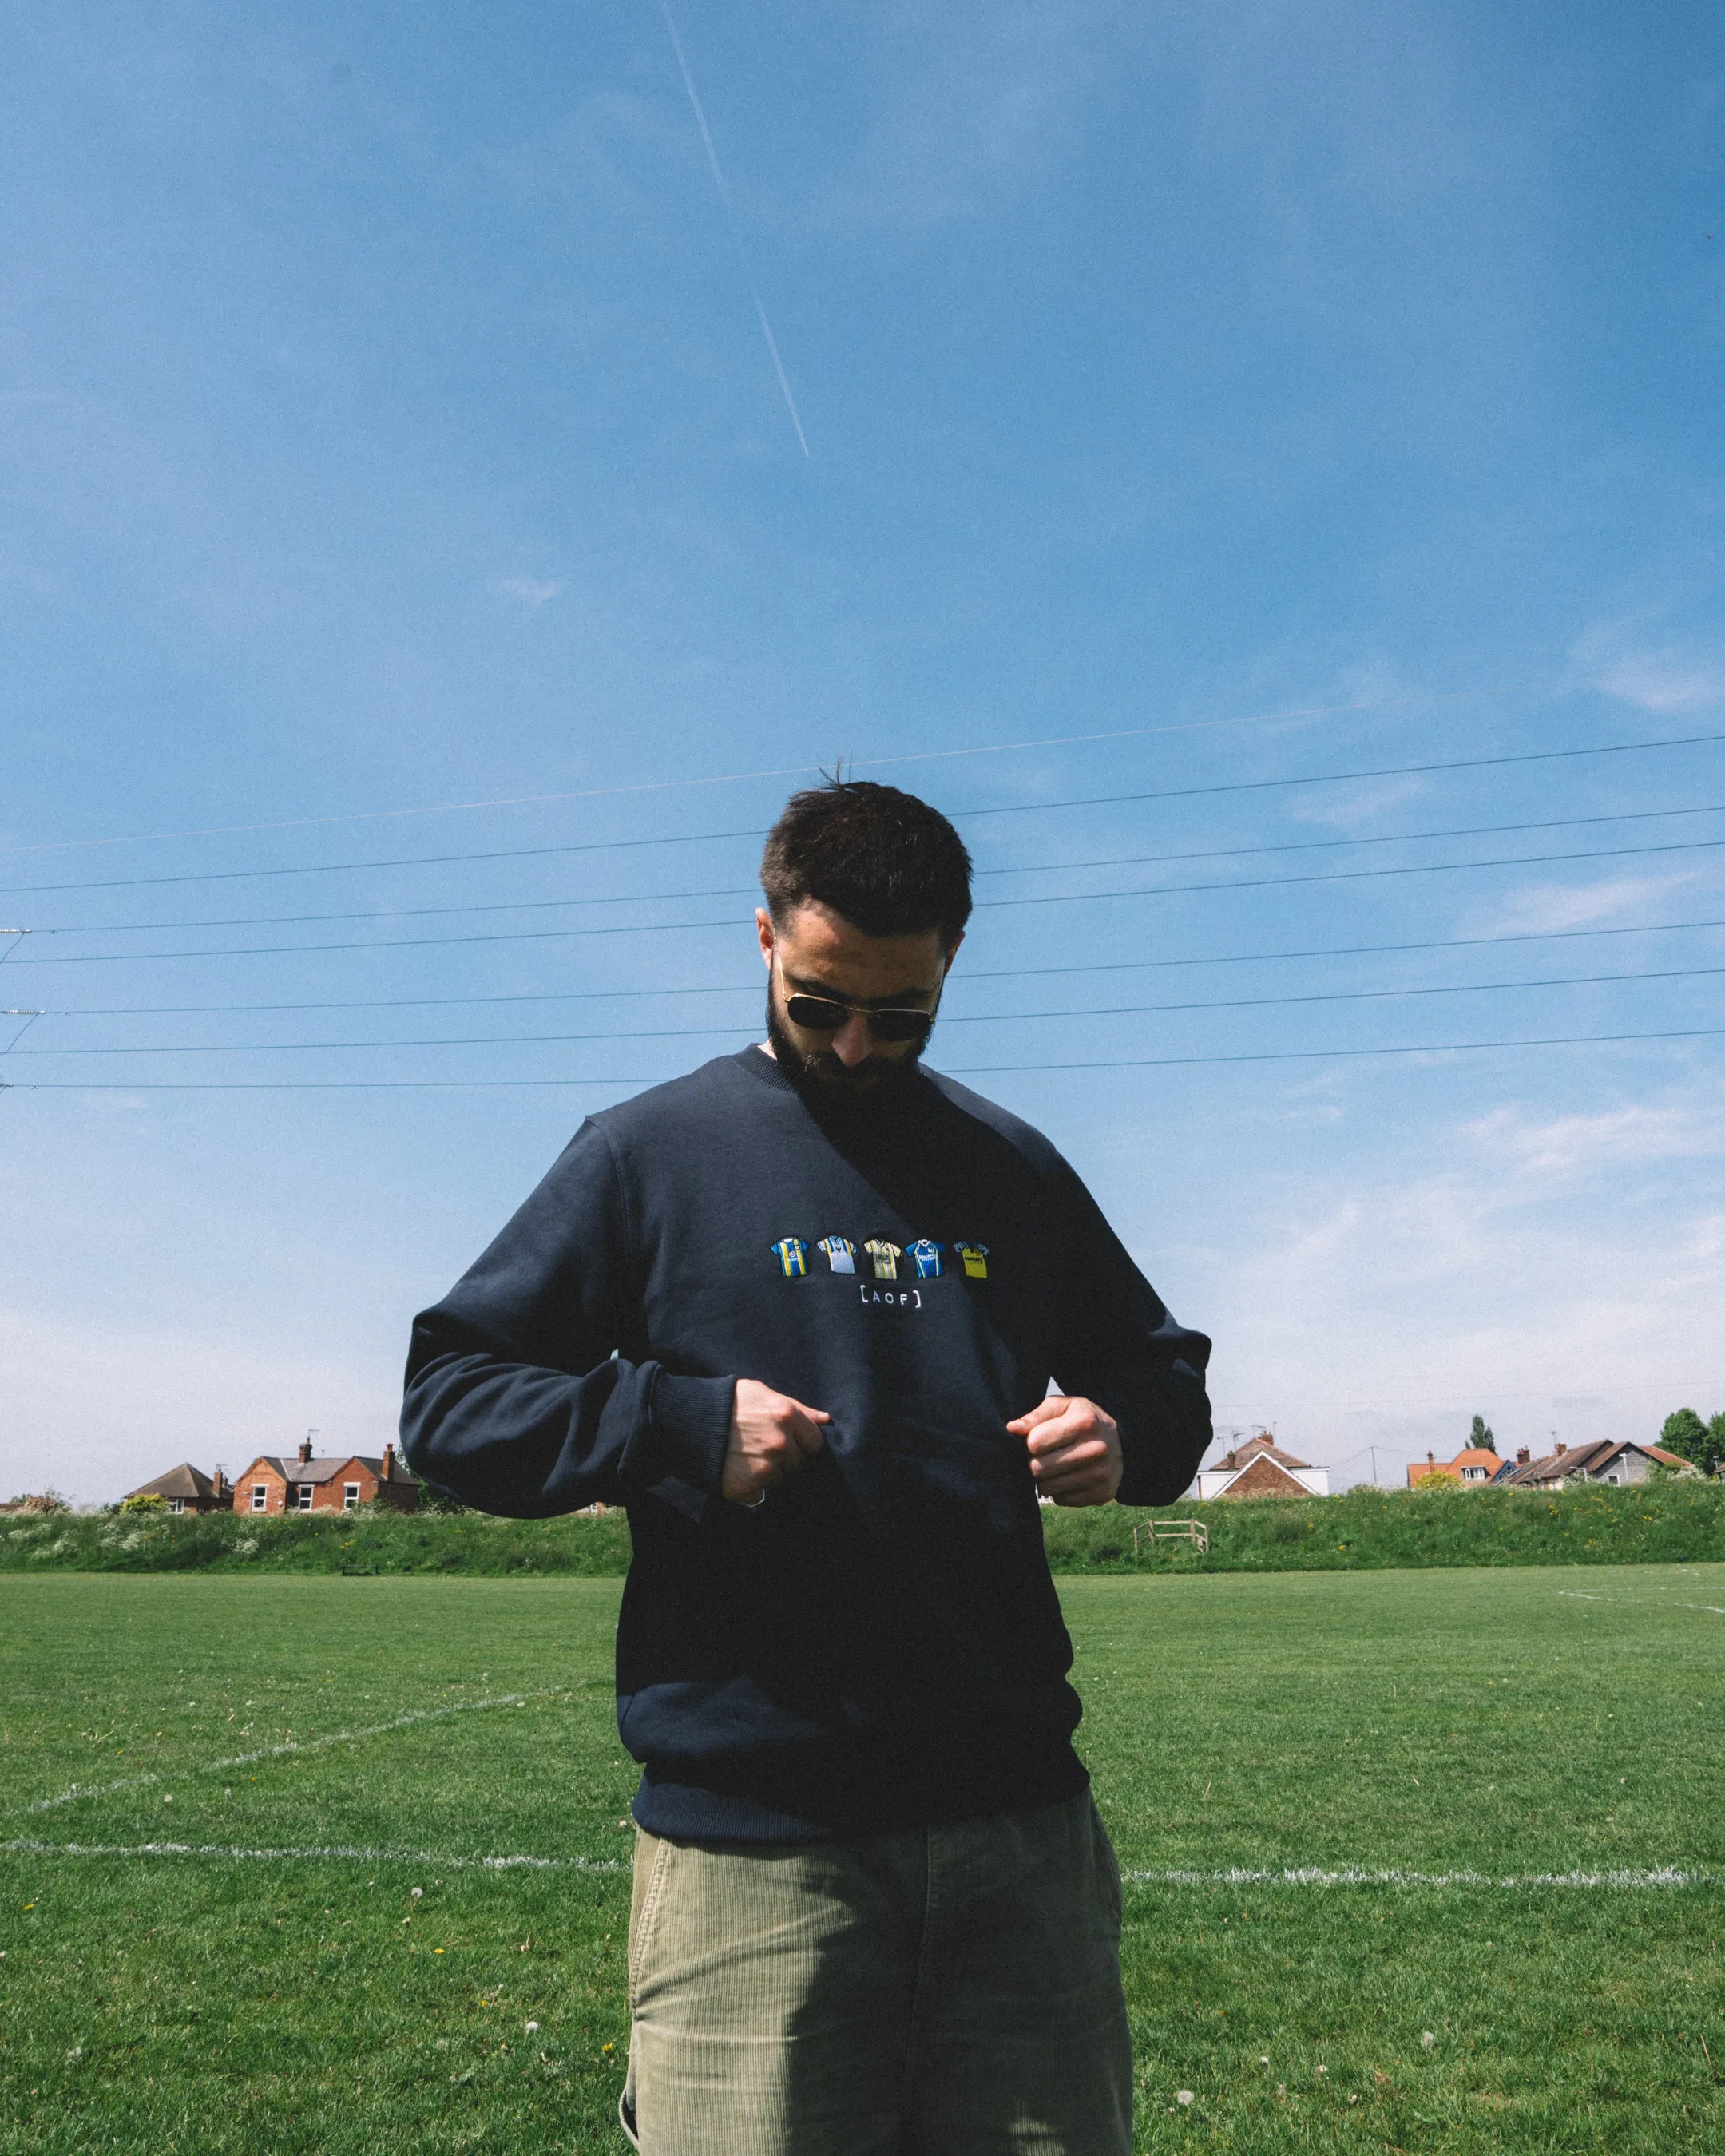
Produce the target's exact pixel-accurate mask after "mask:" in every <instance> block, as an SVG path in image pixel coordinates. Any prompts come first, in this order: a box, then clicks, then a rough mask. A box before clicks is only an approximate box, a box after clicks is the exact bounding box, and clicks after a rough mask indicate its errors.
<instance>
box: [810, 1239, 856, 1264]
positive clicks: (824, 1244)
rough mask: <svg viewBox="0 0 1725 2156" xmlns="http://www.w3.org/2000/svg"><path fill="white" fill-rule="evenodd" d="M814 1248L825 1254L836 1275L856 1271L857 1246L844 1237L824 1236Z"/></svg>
mask: <svg viewBox="0 0 1725 2156" xmlns="http://www.w3.org/2000/svg"><path fill="white" fill-rule="evenodd" d="M814 1247H815V1249H816V1250H821V1251H824V1253H825V1255H826V1261H827V1263H828V1264H829V1265H830V1266H831V1267H832V1269H833V1270H834V1272H835V1273H854V1272H855V1270H856V1245H855V1243H853V1242H850V1241H848V1240H846V1239H845V1237H844V1236H843V1235H823V1236H822V1237H821V1239H820V1240H819V1242H818V1243H817V1244H816V1245H815V1246H814Z"/></svg>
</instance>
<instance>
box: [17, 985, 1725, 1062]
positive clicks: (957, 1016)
mask: <svg viewBox="0 0 1725 2156" xmlns="http://www.w3.org/2000/svg"><path fill="white" fill-rule="evenodd" d="M1721 973H1725V966H1683V967H1677V968H1668V969H1666V970H1663V971H1660V972H1656V973H1572V974H1567V975H1565V974H1559V975H1556V976H1553V977H1551V978H1546V979H1543V980H1532V981H1457V982H1451V983H1440V984H1437V985H1435V986H1430V987H1422V988H1335V989H1324V990H1319V991H1317V992H1316V993H1310V994H1306V995H1297V996H1229V997H1224V998H1220V999H1218V1000H1214V1001H1204V1002H1201V1003H1178V1004H1100V1005H1096V1006H1093V1007H1090V1008H1077V1009H1064V1010H1032V1011H959V1012H955V1013H953V1014H952V1015H951V1016H942V1019H941V1021H940V1023H941V1024H942V1026H943V1027H946V1026H953V1025H1012V1024H1019V1025H1029V1024H1034V1023H1038V1022H1040V1021H1041V1020H1044V1019H1070V1018H1142V1017H1147V1016H1150V1015H1153V1014H1168V1013H1171V1012H1190V1011H1223V1010H1267V1009H1273V1008H1275V1009H1279V1008H1282V1007H1285V1006H1288V1005H1292V1004H1346V1003H1390V1002H1396V1001H1399V1000H1402V999H1404V998H1409V997H1413V996H1471V995H1486V994H1502V993H1508V992H1512V991H1515V992H1519V991H1522V990H1524V989H1528V988H1604V987H1609V986H1612V985H1614V984H1615V983H1620V982H1629V981H1692V980H1701V979H1707V978H1717V976H1718V975H1719V974H1721ZM38 1015H43V1014H38ZM745 1029H746V1024H745V1021H743V1020H741V1019H739V1020H737V1022H736V1023H735V1024H731V1025H711V1026H664V1027H655V1028H649V1029H645V1030H630V1031H627V1032H621V1033H490V1034H456V1035H453V1036H447V1037H437V1036H432V1037H425V1038H419V1039H396V1040H250V1041H191V1042H175V1043H171V1044H170V1045H167V1046H165V1047H164V1046H160V1045H156V1044H154V1043H152V1044H151V1045H149V1046H147V1047H142V1048H116V1047H112V1046H100V1047H95V1048H84V1047H73V1048H25V1049H18V1050H6V1051H0V1052H4V1053H11V1054H17V1055H305V1054H309V1053H313V1052H316V1051H320V1050H352V1049H372V1048H533V1047H543V1046H546V1045H550V1044H552V1043H556V1044H559V1045H562V1044H567V1043H568V1042H570V1041H578V1040H703V1039H711V1038H716V1037H720V1036H724V1037H726V1038H728V1037H730V1036H731V1035H732V1034H737V1033H740V1032H742V1031H744V1030H745ZM19 1037H20V1038H21V1037H22V1035H20V1036H19Z"/></svg>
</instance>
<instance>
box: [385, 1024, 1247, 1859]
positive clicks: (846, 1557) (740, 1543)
mask: <svg viewBox="0 0 1725 2156" xmlns="http://www.w3.org/2000/svg"><path fill="white" fill-rule="evenodd" d="M1208 1356H1209V1341H1208V1340H1206V1339H1205V1338H1204V1336H1203V1334H1202V1333H1198V1332H1188V1331H1186V1330H1185V1329H1184V1328H1183V1327H1180V1326H1179V1325H1178V1324H1176V1323H1175V1322H1174V1320H1173V1318H1172V1317H1170V1316H1169V1314H1168V1311H1167V1310H1166V1309H1165V1308H1164V1307H1163V1304H1162V1302H1161V1301H1160V1300H1159V1299H1158V1296H1157V1295H1156V1292H1155V1291H1154V1290H1153V1288H1152V1287H1151V1286H1150V1285H1149V1283H1148V1282H1147V1281H1146V1280H1145V1279H1144V1277H1143V1276H1142V1274H1141V1273H1140V1272H1139V1271H1138V1270H1137V1267H1136V1266H1135V1265H1133V1263H1132V1260H1131V1259H1130V1258H1129V1257H1128V1256H1127V1254H1126V1252H1125V1250H1123V1249H1122V1246H1121V1245H1120V1243H1119V1241H1118V1240H1117V1238H1116V1237H1115V1235H1114V1234H1113V1232H1112V1230H1111V1229H1110V1228H1109V1226H1108V1224H1107V1223H1106V1221H1105V1220H1104V1219H1103V1218H1102V1215H1101V1213H1100V1211H1099V1210H1098V1209H1097V1208H1096V1204H1095V1201H1094V1200H1093V1199H1091V1196H1090V1193H1088V1192H1087V1191H1086V1189H1085V1188H1084V1186H1083V1184H1082V1183H1081V1182H1080V1181H1079V1179H1078V1178H1077V1176H1076V1174H1075V1173H1073V1171H1072V1169H1071V1168H1070V1167H1068V1165H1067V1164H1066V1163H1065V1161H1064V1160H1062V1159H1061V1158H1060V1155H1059V1153H1057V1152H1055V1149H1054V1147H1052V1146H1051V1145H1050V1144H1049V1142H1048V1141H1047V1140H1046V1139H1045V1138H1044V1137H1041V1136H1040V1133H1038V1132H1035V1131H1034V1130H1032V1129H1031V1128H1030V1127H1029V1125H1028V1124H1025V1123H1023V1122H1019V1119H1018V1118H1017V1117H1016V1116H1011V1115H1009V1114H1008V1113H1007V1112H1006V1111H1005V1110H1004V1109H1002V1108H998V1107H995V1106H993V1105H992V1104H991V1103H990V1102H988V1101H983V1100H981V1099H979V1098H978V1096H976V1095H975V1094H974V1093H972V1092H969V1091H967V1090H966V1089H965V1088H964V1087H963V1086H958V1085H956V1084H955V1083H954V1082H953V1081H952V1080H951V1079H947V1078H942V1077H940V1076H938V1075H936V1074H935V1073H933V1072H923V1073H921V1074H920V1075H917V1076H916V1077H915V1078H914V1079H912V1080H911V1081H909V1082H908V1083H907V1084H906V1085H904V1086H901V1087H898V1088H896V1089H894V1090H893V1092H892V1093H891V1095H890V1096H887V1097H885V1098H873V1097H868V1098H863V1099H852V1098H850V1097H849V1096H846V1097H845V1098H844V1099H841V1100H839V1101H834V1102H832V1103H831V1104H826V1103H824V1102H820V1101H811V1100H810V1099H809V1098H807V1097H805V1096H804V1095H803V1092H802V1091H799V1090H798V1087H796V1086H794V1085H793V1084H792V1083H791V1082H790V1081H789V1080H788V1079H787V1078H786V1076H785V1075H784V1074H783V1071H782V1070H780V1069H779V1067H778V1065H777V1064H776V1063H775V1062H774V1061H773V1060H772V1059H771V1058H770V1057H769V1056H768V1055H764V1054H762V1051H761V1050H758V1049H756V1048H748V1049H745V1050H743V1051H742V1053H741V1054H740V1055H731V1056H724V1057H721V1058H719V1059H718V1060H716V1061H714V1062H711V1063H709V1064H707V1065H705V1066H704V1067H703V1068H702V1069H701V1070H696V1071H693V1072H691V1074H690V1075H688V1076H687V1077H685V1078H680V1079H677V1080H675V1081H673V1082H672V1083H671V1084H670V1085H667V1086H658V1087H656V1088H655V1090H654V1091H651V1092H649V1093H644V1094H642V1095H641V1096H639V1098H637V1099H635V1100H633V1101H624V1103H623V1104H622V1105H621V1106H618V1107H614V1108H608V1109H606V1110H605V1111H603V1113H602V1114H599V1115H597V1116H593V1117H592V1118H590V1119H589V1120H588V1122H585V1123H583V1125H582V1127H581V1128H580V1130H579V1131H578V1132H577V1133H576V1135H575V1137H574V1138H573V1139H572V1141H571V1142H570V1144H569V1146H568V1147H567V1150H566V1151H565V1152H563V1154H562V1158H560V1159H559V1160H558V1161H557V1164H556V1165H555V1167H553V1168H552V1171H551V1173H550V1174H549V1175H547V1177H546V1178H545V1180H544V1182H543V1183H541V1184H540V1186H539V1188H537V1189H536V1191H535V1192H534V1193H533V1194H532V1196H531V1198H529V1199H528V1200H527V1202H526V1204H525V1205H524V1206H523V1207H522V1208H521V1211H520V1212H519V1213H517V1214H516V1216H515V1218H514V1219H513V1220H511V1222H510V1224H509V1225H508V1226H507V1227H506V1229H504V1230H503V1232H502V1234H501V1235H500V1236H499V1237H498V1238H497V1240H496V1241H495V1243H493V1244H492V1245H491V1247H490V1250H487V1251H486V1252H485V1255H484V1256H483V1257H482V1258H480V1260H479V1262H478V1263H477V1264H476V1265H475V1266H474V1267H473V1269H472V1270H471V1271H470V1272H469V1273H468V1274H467V1275H466V1276H465V1277H464V1278H463V1279H462V1280H461V1281H459V1284H458V1285H457V1286H455V1287H454V1289H453V1290H452V1291H451V1292H450V1293H449V1295H448V1296H445V1297H444V1300H443V1301H441V1302H440V1303H439V1304H437V1305H436V1306H435V1307H434V1308H433V1309H431V1310H428V1311H426V1312H424V1313H423V1314H422V1315H421V1316H420V1317H418V1319H417V1320H416V1321H415V1322H414V1326H413V1347H412V1351H411V1353H410V1356H409V1359H408V1382H407V1398H406V1403H405V1405H404V1407H403V1413H402V1437H403V1445H404V1449H405V1451H406V1454H407V1457H408V1461H409V1462H410V1463H411V1465H412V1466H413V1468H414V1470H415V1471H417V1472H418V1474H420V1475H422V1476H424V1477H425V1478H426V1479H427V1480H428V1481H430V1482H433V1483H435V1484H437V1485H439V1486H440V1487H442V1488H443V1489H444V1490H447V1491H450V1492H452V1493H453V1494H454V1496H458V1497H460V1498H462V1499H464V1500H465V1501H466V1502H467V1503H469V1504H471V1505H475V1506H478V1507H480V1508H482V1509H483V1510H485V1511H486V1512H501V1513H505V1514H508V1515H510V1516H511V1517H516V1518H536V1517H543V1516H545V1515H547V1514H550V1513H556V1512H572V1511H573V1510H574V1509H575V1508H576V1507H579V1506H583V1505H588V1504H591V1503H593V1501H595V1500H596V1499H603V1501H605V1502H607V1503H608V1504H615V1503H618V1502H622V1503H624V1504H625V1505H626V1506H627V1507H628V1508H629V1528H630V1533H631V1536H632V1537H633V1542H634V1558H633V1562H632V1563H631V1565H630V1568H629V1580H628V1583H627V1585H626V1587H625V1589H624V1598H623V1609H622V1614H621V1619H620V1621H619V1627H618V1636H617V1693H618V1703H617V1719H618V1728H619V1732H620V1734H621V1736H622V1739H623V1742H624V1745H625V1746H626V1747H627V1748H628V1749H629V1751H630V1752H631V1753H633V1754H634V1757H635V1758H637V1759H638V1760H639V1761H640V1763H641V1764H642V1767H643V1769H644V1773H643V1778H642V1781H641V1785H640V1789H639V1792H638V1794H637V1795H636V1798H635V1804H634V1814H635V1817H636V1819H637V1820H639V1822H640V1824H641V1825H643V1826H644V1827H646V1828H647V1829H648V1830H649V1831H650V1832H652V1833H655V1834H659V1835H671V1836H674V1837H681V1838H686V1839H691V1840H705V1839H737V1840H752V1841H786V1840H809V1839H811V1838H815V1837H819V1836H824V1835H858V1834H865V1833H870V1832H875V1831H879V1830H886V1829H890V1828H894V1827H901V1826H915V1825H927V1824H932V1823H934V1822H936V1821H938V1820H953V1819H961V1818H965V1817H971V1816H975V1815H982V1814H986V1813H989V1812H996V1811H1004V1810H1008V1809H1014V1808H1016V1807H1019V1806H1021V1805H1029V1804H1044V1803H1053V1802H1055V1801H1057V1800H1059V1799H1062V1798H1065V1797H1067V1796H1070V1795H1074V1794H1076V1793H1077V1792H1078V1791H1079V1790H1081V1789H1083V1788H1084V1787H1085V1785H1086V1775H1085V1771H1084V1768H1083V1767H1082V1766H1081V1763H1079V1760H1078V1758H1077V1757H1076V1753H1074V1752H1073V1749H1072V1744H1071V1737H1072V1732H1073V1730H1074V1729H1075V1727H1076V1726H1077V1722H1078V1717H1079V1712H1080V1710H1079V1704H1078V1699H1077V1696H1076V1693H1075V1692H1074V1691H1073V1690H1072V1689H1071V1687H1070V1685H1069V1684H1068V1683H1067V1682H1066V1671H1067V1670H1068V1669H1069V1667H1070V1664H1071V1660H1072V1650H1071V1645H1070V1640H1068V1638H1067V1636H1066V1631H1065V1625H1064V1624H1063V1623H1062V1621H1061V1617H1060V1604H1059V1601H1058V1599H1056V1596H1055V1589H1054V1583H1053V1581H1052V1579H1051V1578H1050V1574H1049V1569H1048V1563H1047V1560H1046V1558H1045V1555H1044V1553H1043V1544H1042V1529H1041V1522H1040V1513H1039V1512H1038V1508H1037V1503H1036V1493H1035V1489H1034V1484H1033V1481H1032V1479H1031V1476H1030V1473H1029V1466H1028V1462H1027V1456H1026V1453H1025V1450H1024V1440H1023V1439H1022V1438H1021V1437H1019V1436H1014V1435H1011V1434H1010V1433H1009V1432H1008V1430H1006V1429H1005V1427H1004V1425H1005V1424H1007V1423H1008V1422H1009V1421H1010V1420H1011V1419H1013V1418H1014V1416H1016V1415H1021V1414H1025V1413H1027V1412H1028V1411H1029V1409H1031V1408H1033V1407H1034V1406H1035V1404H1037V1402H1038V1401H1039V1400H1040V1399H1042V1398H1043V1396H1044V1394H1045V1391H1046V1389H1047V1384H1048V1380H1049V1378H1050V1377H1052V1378H1054V1380H1055V1383H1056V1385H1057V1386H1058V1387H1059V1389H1060V1391H1062V1392H1065V1393H1071V1394H1083V1395H1085V1396H1086V1397H1087V1398H1089V1399H1094V1400H1096V1402H1097V1403H1098V1404H1100V1405H1101V1407H1103V1408H1105V1409H1106V1410H1107V1411H1108V1413H1109V1414H1111V1415H1113V1416H1114V1417H1115V1418H1116V1419H1117V1421H1118V1423H1119V1424H1120V1431H1121V1441H1122V1447H1123V1450H1124V1452H1125V1458H1126V1476H1125V1480H1124V1481H1123V1482H1122V1485H1121V1489H1120V1496H1121V1499H1122V1501H1123V1502H1126V1503H1132V1504H1155V1503H1165V1502H1167V1501H1168V1500H1170V1499H1172V1498H1173V1497H1175V1496H1178V1494H1179V1492H1180V1491H1183V1489H1184V1488H1185V1487H1186V1486H1187V1484H1188V1483H1189V1481H1190V1480H1191V1477H1192V1475H1193V1473H1194V1471H1195V1469H1196V1467H1197V1466H1198V1462H1199V1459H1200V1457H1201V1456H1202V1454H1203V1451H1204V1446H1205V1445H1206V1444H1207V1442H1208V1440H1209V1435H1210V1421H1209V1403H1208V1401H1207V1400H1206V1399H1205V1396H1204V1384H1203V1374H1202V1373H1203V1371H1204V1363H1205V1361H1206V1359H1207V1358H1208ZM740 1377H746V1378H757V1379H759V1380H760V1381H761V1382H762V1383H765V1384H768V1385H771V1386H773V1387H774V1388H776V1389H778V1390H779V1391H780V1392H784V1393H788V1394H792V1395H793V1397H794V1398H796V1399H799V1400H801V1401H803V1403H804V1404H806V1405H808V1406H809V1407H814V1408H824V1409H826V1410H827V1411H828V1412H829V1414H831V1416H832V1421H831V1423H830V1424H828V1425H827V1427H826V1430H825V1433H824V1435H825V1439H826V1445H825V1449H824V1451H822V1452H821V1453H820V1454H819V1455H816V1456H815V1457H814V1459H813V1460H811V1461H810V1462H809V1464H808V1466H806V1467H805V1468H804V1469H803V1471H802V1472H800V1473H799V1474H798V1475H795V1476H792V1477H790V1478H789V1479H788V1480H787V1481H784V1482H783V1483H782V1484H780V1485H778V1486H776V1487H775V1488H773V1490H772V1491H771V1492H770V1493H769V1494H768V1498H767V1501H766V1502H765V1503H764V1504H763V1505H762V1506H761V1507H759V1508H758V1509H756V1510H748V1509H745V1508H744V1507H741V1506H738V1505H735V1504H731V1503H727V1502H726V1501H725V1500H724V1499H722V1498H721V1496H720V1495H719V1481H720V1476H721V1470H722V1466H723V1462H724V1457H725V1449H726V1440H727V1436H728V1433H729V1424H730V1415H731V1406H732V1390H733V1387H734V1384H735V1381H736V1380H737V1378H740Z"/></svg>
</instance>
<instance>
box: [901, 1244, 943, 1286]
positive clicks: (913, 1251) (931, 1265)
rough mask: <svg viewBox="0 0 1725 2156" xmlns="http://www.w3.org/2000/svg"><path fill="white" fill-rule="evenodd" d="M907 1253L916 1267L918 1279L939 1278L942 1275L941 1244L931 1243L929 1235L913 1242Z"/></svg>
mask: <svg viewBox="0 0 1725 2156" xmlns="http://www.w3.org/2000/svg"><path fill="white" fill-rule="evenodd" d="M905 1255H906V1257H907V1258H908V1259H909V1260H910V1261H911V1264H912V1265H914V1266H915V1267H916V1277H917V1279H918V1280H938V1279H939V1278H940V1276H941V1246H940V1245H939V1244H938V1243H931V1242H930V1241H929V1240H928V1238H927V1235H924V1236H923V1237H922V1238H921V1240H919V1241H916V1242H914V1243H912V1244H911V1247H910V1249H909V1250H906V1252H905Z"/></svg>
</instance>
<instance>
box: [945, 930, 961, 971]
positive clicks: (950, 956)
mask: <svg viewBox="0 0 1725 2156" xmlns="http://www.w3.org/2000/svg"><path fill="white" fill-rule="evenodd" d="M963 941H964V931H963V929H962V928H961V929H960V930H959V931H958V933H957V935H956V936H955V937H953V938H952V942H950V943H949V944H948V945H947V973H951V972H952V961H953V960H954V959H955V958H956V957H957V956H958V946H959V945H960V944H961V943H962V942H963Z"/></svg>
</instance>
